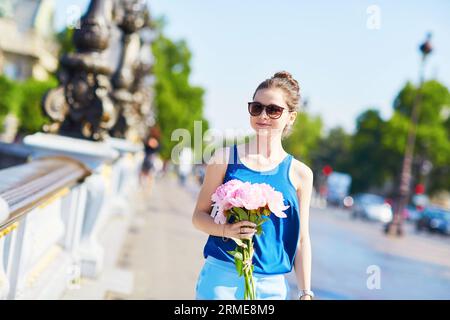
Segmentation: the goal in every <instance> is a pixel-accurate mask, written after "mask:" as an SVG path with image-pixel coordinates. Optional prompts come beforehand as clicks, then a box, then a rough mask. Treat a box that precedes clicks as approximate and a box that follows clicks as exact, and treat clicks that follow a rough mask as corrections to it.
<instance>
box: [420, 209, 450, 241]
mask: <svg viewBox="0 0 450 320" xmlns="http://www.w3.org/2000/svg"><path fill="white" fill-rule="evenodd" d="M416 230H417V231H422V230H428V231H430V232H438V233H442V234H446V235H450V211H449V210H446V209H444V208H440V207H427V208H426V209H425V210H424V211H423V212H422V214H421V216H420V218H419V219H418V220H417V221H416Z"/></svg>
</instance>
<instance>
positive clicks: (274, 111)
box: [248, 101, 286, 119]
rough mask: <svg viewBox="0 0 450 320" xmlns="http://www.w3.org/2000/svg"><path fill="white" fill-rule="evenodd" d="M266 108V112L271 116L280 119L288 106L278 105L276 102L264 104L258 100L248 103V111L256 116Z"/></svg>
mask: <svg viewBox="0 0 450 320" xmlns="http://www.w3.org/2000/svg"><path fill="white" fill-rule="evenodd" d="M264 109H266V114H267V115H268V116H269V118H271V119H278V118H280V117H281V115H282V114H283V111H284V109H286V108H283V107H280V106H277V105H276V104H269V105H264V104H262V103H259V102H256V101H253V102H249V103H248V112H249V113H250V114H251V115H252V116H254V117H257V116H259V115H260V114H261V113H262V112H263V110H264Z"/></svg>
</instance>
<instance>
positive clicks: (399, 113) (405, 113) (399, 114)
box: [382, 80, 450, 192]
mask: <svg viewBox="0 0 450 320" xmlns="http://www.w3.org/2000/svg"><path fill="white" fill-rule="evenodd" d="M418 94H419V89H418V88H415V87H414V86H413V85H412V84H411V83H407V84H406V85H405V86H404V88H403V89H402V90H401V91H400V92H399V94H398V95H397V97H396V99H395V101H394V114H393V116H392V117H391V119H389V121H387V123H386V126H385V130H384V132H383V137H382V144H383V147H384V148H385V150H386V151H385V155H386V161H387V164H386V165H389V164H391V165H390V166H391V167H392V163H393V162H394V161H395V160H394V159H399V160H397V163H398V165H397V171H400V169H401V161H402V159H403V154H404V151H405V148H406V139H407V135H408V128H409V126H410V124H411V121H410V116H411V113H412V108H413V105H414V101H415V100H416V99H417V95H418ZM420 94H421V98H419V99H418V100H417V102H418V103H420V112H419V123H418V126H417V131H416V132H417V135H416V141H415V146H414V157H415V160H416V162H417V160H419V161H420V160H428V161H431V163H432V164H433V170H432V171H431V173H430V179H429V186H428V190H429V191H431V192H434V191H437V190H439V189H446V190H448V189H450V172H449V171H450V170H449V163H450V120H449V118H448V115H447V116H445V112H446V111H447V112H448V109H449V108H450V93H449V91H448V89H447V88H446V87H445V86H444V85H442V84H441V83H439V82H438V81H435V80H432V81H427V82H425V83H424V84H423V86H422V89H421V90H420ZM416 165H420V163H419V164H416ZM415 174H416V181H417V182H418V181H421V180H423V179H424V177H421V176H420V172H419V170H418V169H417V168H416V172H415Z"/></svg>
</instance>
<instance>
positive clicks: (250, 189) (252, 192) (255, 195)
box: [211, 179, 289, 224]
mask: <svg viewBox="0 0 450 320" xmlns="http://www.w3.org/2000/svg"><path fill="white" fill-rule="evenodd" d="M211 200H212V201H213V202H215V210H216V212H215V214H213V216H214V221H215V222H216V223H221V224H223V223H225V222H226V216H225V214H224V211H226V210H229V209H231V208H233V207H239V208H245V209H246V210H256V209H259V208H264V207H266V206H267V207H268V208H269V210H270V211H271V212H273V213H274V214H275V215H276V216H277V217H279V218H285V217H286V214H285V213H284V212H283V210H286V209H287V208H289V206H285V205H284V203H283V194H282V193H281V192H279V191H276V190H275V189H274V188H273V187H272V186H270V185H268V184H266V183H254V184H251V183H250V182H242V181H240V180H237V179H233V180H230V181H228V182H226V183H224V184H222V185H220V186H219V187H218V188H217V189H216V191H215V192H214V193H213V195H212V196H211Z"/></svg>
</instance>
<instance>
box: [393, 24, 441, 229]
mask: <svg viewBox="0 0 450 320" xmlns="http://www.w3.org/2000/svg"><path fill="white" fill-rule="evenodd" d="M430 40H431V33H429V34H428V35H427V38H426V40H425V42H424V43H422V44H421V45H420V47H419V49H420V52H421V53H422V60H421V64H420V80H419V89H418V91H417V94H416V97H415V99H414V102H413V107H412V112H411V126H410V127H409V131H408V140H407V142H406V148H405V154H404V157H403V164H402V172H401V178H400V188H399V197H398V201H397V206H396V208H395V211H394V217H393V219H392V221H391V222H390V223H388V224H387V225H386V228H385V232H386V233H387V234H389V235H398V236H402V235H403V227H402V220H403V211H404V208H405V207H406V206H407V205H408V198H409V189H410V185H411V167H412V162H413V158H414V145H415V141H416V129H417V123H418V120H419V112H420V107H421V100H422V86H423V83H424V70H425V61H426V58H427V57H428V55H429V54H430V53H431V51H432V47H431V43H430Z"/></svg>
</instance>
